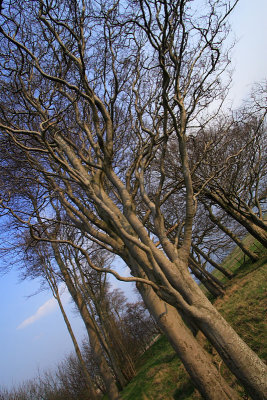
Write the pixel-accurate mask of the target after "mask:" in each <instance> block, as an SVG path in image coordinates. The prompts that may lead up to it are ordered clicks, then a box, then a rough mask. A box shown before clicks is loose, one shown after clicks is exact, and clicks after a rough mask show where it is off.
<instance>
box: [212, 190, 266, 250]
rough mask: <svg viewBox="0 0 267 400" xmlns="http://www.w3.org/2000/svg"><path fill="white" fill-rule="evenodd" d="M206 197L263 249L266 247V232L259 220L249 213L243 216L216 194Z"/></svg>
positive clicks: (262, 222) (264, 226) (263, 224)
mask: <svg viewBox="0 0 267 400" xmlns="http://www.w3.org/2000/svg"><path fill="white" fill-rule="evenodd" d="M207 197H208V198H210V199H212V200H213V201H215V203H217V204H218V205H219V206H220V207H221V208H222V209H223V210H224V211H225V212H227V214H229V215H231V217H232V218H234V219H235V220H236V221H237V222H239V223H240V224H241V225H243V226H244V227H245V228H246V229H247V231H248V232H249V233H250V234H251V235H252V236H253V237H255V239H257V240H258V241H259V242H260V243H261V244H263V246H264V247H267V231H266V224H265V223H264V221H262V220H260V219H259V218H253V215H249V213H246V215H244V213H242V212H240V211H239V210H238V209H237V208H236V207H233V206H231V203H230V202H229V201H227V199H225V198H224V197H223V196H219V195H218V194H217V193H212V192H209V193H207ZM255 219H256V220H255Z"/></svg>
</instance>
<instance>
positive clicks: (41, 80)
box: [0, 0, 267, 399]
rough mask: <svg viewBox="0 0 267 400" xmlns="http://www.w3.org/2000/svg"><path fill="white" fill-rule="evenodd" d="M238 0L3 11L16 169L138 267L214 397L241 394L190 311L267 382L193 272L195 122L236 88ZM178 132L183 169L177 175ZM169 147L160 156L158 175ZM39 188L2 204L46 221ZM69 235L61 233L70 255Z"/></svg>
mask: <svg viewBox="0 0 267 400" xmlns="http://www.w3.org/2000/svg"><path fill="white" fill-rule="evenodd" d="M235 3H236V2H233V3H232V4H231V3H229V2H228V1H224V0H219V1H216V2H214V1H212V0H210V1H207V2H206V4H205V7H203V9H200V7H199V4H198V3H197V2H191V1H187V0H179V1H168V0H163V1H156V0H147V1H133V2H127V1H122V2H120V1H107V2H106V1H105V2H102V1H86V0H82V1H79V2H78V1H72V0H64V1H60V2H59V1H57V0H53V1H52V0H51V1H49V0H36V1H27V0H26V1H24V2H23V3H21V2H16V3H15V4H14V3H13V1H9V0H6V1H5V0H4V1H3V2H2V12H1V27H0V34H1V68H2V75H1V105H0V129H1V135H3V136H4V139H3V141H5V148H4V150H3V154H4V158H3V162H2V167H3V168H6V167H8V165H9V163H12V162H13V163H14V164H15V165H17V166H18V165H20V166H21V167H22V169H20V170H19V169H16V174H17V175H18V176H20V175H23V177H24V178H25V179H26V181H27V178H28V185H33V184H34V185H35V188H36V198H37V200H38V202H37V203H38V208H40V209H41V210H42V212H43V218H47V214H49V213H53V211H51V206H50V205H49V204H51V202H53V201H58V202H60V203H61V206H62V207H63V208H64V210H65V212H66V213H67V215H68V217H69V219H70V220H71V221H72V223H73V224H75V225H76V227H77V228H78V229H80V230H81V232H86V234H87V235H88V237H90V239H91V240H92V241H94V242H96V243H97V244H98V245H100V246H101V247H102V248H104V249H106V250H108V251H110V252H112V253H114V254H116V255H118V256H120V257H121V258H122V259H123V260H124V261H125V263H126V264H127V265H128V266H129V268H130V270H131V274H132V275H133V277H132V278H125V280H132V281H135V282H136V283H137V286H138V289H139V291H140V293H141V294H142V297H143V300H144V302H145V303H146V305H147V307H148V309H149V310H150V312H151V313H152V315H153V316H154V318H155V320H156V321H157V322H158V324H159V326H160V327H161V329H162V330H163V331H164V332H165V333H166V335H167V337H168V339H169V340H170V342H171V343H172V345H173V347H174V348H175V350H176V351H177V354H178V355H179V357H180V358H181V360H182V362H183V363H184V365H185V368H186V370H187V371H188V373H189V374H190V376H191V378H192V380H193V382H194V384H195V386H196V388H197V389H198V390H199V391H200V393H201V394H202V396H203V397H204V398H206V399H229V398H231V399H234V398H238V394H237V393H235V392H234V391H233V389H232V388H230V387H229V385H228V384H227V383H226V382H225V381H224V379H223V378H222V377H221V375H220V373H219V372H218V370H217V369H216V368H215V366H214V365H213V364H212V363H211V361H210V358H209V356H208V355H207V354H206V353H205V351H204V350H203V348H202V347H201V346H200V344H199V343H198V342H197V341H196V339H195V338H194V337H193V336H192V334H191V333H190V331H189V330H188V329H187V327H186V326H185V324H184V322H183V321H182V319H181V317H180V313H181V314H182V315H183V316H184V317H187V318H188V319H189V320H191V321H193V323H194V324H196V325H197V327H198V328H199V329H200V330H201V331H202V332H203V333H204V335H205V336H206V337H207V338H208V340H209V341H210V342H211V344H212V345H213V346H214V347H215V348H216V350H217V351H218V353H219V354H220V356H221V357H222V359H223V360H224V361H225V363H226V364H227V366H228V367H229V368H230V370H231V371H232V372H233V374H235V376H236V377H237V378H238V379H239V380H240V382H241V383H242V384H243V385H244V387H245V388H246V390H247V391H248V393H249V394H250V395H251V397H252V398H253V399H264V398H265V397H266V390H267V389H266V379H265V377H266V375H265V374H266V367H265V365H264V363H263V362H262V361H261V360H260V359H259V358H258V357H257V355H256V354H255V353H254V352H253V351H252V350H251V349H250V348H249V347H248V346H247V345H246V344H245V343H244V342H243V341H242V340H241V338H240V337H239V336H238V335H237V334H236V332H235V331H234V330H233V329H232V328H231V327H230V326H229V324H228V323H227V322H226V321H225V320H224V319H223V317H222V316H221V315H220V314H219V312H218V311H217V310H216V309H215V308H214V307H213V306H212V305H211V304H210V302H209V301H208V299H207V298H206V297H205V295H204V294H203V293H202V291H201V290H200V288H199V287H198V285H197V284H196V282H195V281H194V280H193V279H192V277H191V275H190V273H189V270H188V260H189V256H190V249H191V238H192V226H193V221H194V215H195V212H196V206H197V196H196V194H195V193H194V188H193V184H192V174H193V172H194V171H192V170H191V168H190V158H189V156H190V153H188V151H187V138H188V136H187V133H189V132H190V133H192V130H193V129H194V126H196V125H198V124H203V121H205V120H207V119H210V118H211V115H207V110H208V109H209V105H210V104H211V103H212V102H213V101H214V100H218V101H219V100H221V98H222V96H223V94H224V90H223V87H222V84H221V80H220V76H221V74H222V73H223V71H224V70H225V68H226V67H227V64H228V62H229V59H228V54H227V53H225V52H224V51H223V43H224V39H225V38H226V36H227V34H228V25H227V17H228V15H229V14H230V12H231V11H232V9H233V7H234V5H235ZM172 141H173V142H176V143H177V152H175V153H174V154H173V156H174V157H177V158H178V159H179V163H180V170H181V172H182V175H181V174H179V175H181V176H182V181H176V180H175V179H167V176H166V173H165V172H166V168H167V166H166V159H165V154H166V151H167V148H168V146H169V144H170V143H171V142H172ZM15 154H17V155H18V154H19V156H20V158H18V157H17V156H16V157H14V156H15ZM12 157H13V159H12ZM155 157H157V158H158V160H159V161H160V162H159V168H158V170H155V171H154V172H153V173H151V165H152V161H153V159H154V158H155ZM27 171H29V174H28V176H27V174H25V173H26V172H27ZM5 179H6V180H8V176H5ZM25 179H24V182H25ZM26 188H27V185H26V186H25V183H24V188H22V191H21V192H20V194H18V195H16V193H14V190H13V192H9V191H8V185H5V186H3V192H2V199H1V202H2V207H3V208H4V209H6V210H8V211H9V212H11V213H12V214H13V215H14V214H16V215H17V217H19V218H20V219H21V221H23V222H24V223H25V224H33V225H34V223H35V210H32V213H30V214H29V213H28V212H25V214H24V210H23V209H22V205H23V201H22V200H23V199H24V202H25V203H27V200H26V197H27V196H26V194H25V192H26ZM177 191H179V192H180V196H179V198H180V199H181V201H180V202H179V204H177V208H179V209H180V213H179V214H180V215H181V216H182V220H179V221H178V220H177V221H173V222H174V226H177V235H176V237H175V239H174V240H173V239H171V238H170V237H169V230H168V229H167V228H166V226H167V224H166V215H165V213H164V203H165V201H166V200H167V199H168V198H170V197H171V196H172V195H173V194H174V193H176V192H177ZM15 192H16V190H15ZM12 193H13V194H14V195H12ZM18 199H19V201H18ZM53 217H54V218H55V220H56V215H54V216H53ZM150 226H152V227H153V234H152V232H151V230H150ZM42 233H44V234H45V232H42ZM181 233H182V235H181ZM44 236H45V235H44ZM40 239H42V237H40ZM44 240H46V237H44ZM49 240H51V238H50V239H49ZM56 241H57V239H56V238H54V239H52V241H51V243H52V246H53V249H54V252H55V258H56V259H57V261H58V263H60V262H61V261H60V253H59V251H58V249H57V248H56ZM79 250H80V251H82V249H79ZM88 263H89V265H90V266H91V267H92V268H95V265H94V263H93V262H92V261H91V260H90V259H88ZM189 349H190V350H189ZM112 396H113V395H112ZM111 398H117V397H116V394H115V395H114V396H113V397H111Z"/></svg>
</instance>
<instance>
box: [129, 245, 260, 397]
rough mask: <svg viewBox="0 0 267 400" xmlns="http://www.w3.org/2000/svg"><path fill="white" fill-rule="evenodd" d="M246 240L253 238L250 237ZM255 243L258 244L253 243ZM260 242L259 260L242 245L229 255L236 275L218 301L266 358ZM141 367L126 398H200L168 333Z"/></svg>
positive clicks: (142, 360) (230, 378)
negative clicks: (248, 255)
mask: <svg viewBox="0 0 267 400" xmlns="http://www.w3.org/2000/svg"><path fill="white" fill-rule="evenodd" d="M245 240H246V241H247V242H251V238H250V237H247V238H246V239H245ZM251 246H255V244H254V243H251ZM256 246H257V248H256V250H257V251H258V252H261V258H260V260H259V261H257V262H256V263H251V262H249V261H247V260H246V259H244V258H243V256H242V253H241V251H240V250H239V249H238V248H236V249H235V250H234V251H233V253H232V254H231V255H230V256H228V257H227V258H226V260H225V261H224V263H223V265H224V266H225V267H226V268H228V269H229V270H231V271H232V272H234V278H233V279H232V280H231V282H228V283H227V284H226V285H227V289H226V293H225V295H224V296H223V297H222V298H219V299H217V300H216V301H215V303H214V304H215V306H216V307H217V308H218V309H219V310H220V311H221V313H222V314H223V316H224V317H225V318H226V319H227V321H229V322H230V323H231V325H232V326H233V327H234V328H235V329H236V331H237V332H238V333H239V335H240V336H241V337H242V338H243V339H244V340H245V341H246V342H247V344H248V345H249V346H250V347H251V348H252V349H253V350H254V351H255V352H256V353H257V354H258V355H259V356H260V357H261V358H262V359H263V360H265V361H266V360H267V343H266V339H265V337H266V332H265V333H264V318H265V310H266V306H267V304H266V302H267V301H266V279H265V278H266V273H267V255H266V253H265V254H264V252H263V249H262V248H261V247H260V245H258V244H257V245H256ZM265 322H266V321H265ZM198 339H199V340H200V341H203V340H204V338H203V337H202V335H201V334H198ZM204 346H205V348H206V349H207V350H208V351H209V353H210V354H211V356H212V357H213V361H214V363H216V364H217V365H218V368H219V369H220V370H221V372H222V374H223V375H224V376H225V378H226V379H227V380H228V381H229V382H230V383H231V385H233V386H235V387H236V389H237V390H239V392H240V394H241V395H242V397H243V398H244V399H248V397H247V395H246V393H244V392H243V390H242V389H241V388H240V387H239V386H238V385H237V383H236V382H235V380H234V378H233V376H232V375H231V373H230V372H229V371H228V370H227V368H226V367H225V366H224V365H223V363H222V362H221V360H220V359H219V357H218V356H217V355H216V352H215V351H214V349H212V346H210V345H209V344H208V343H207V342H204ZM137 370H138V373H137V376H136V377H135V378H134V379H133V380H132V381H131V382H130V384H129V385H128V386H127V387H126V388H125V389H124V391H123V392H122V397H123V399H125V400H140V399H143V400H164V399H175V400H185V399H187V400H196V399H199V398H200V396H199V395H198V393H196V392H195V391H194V387H193V385H192V383H191V382H190V379H189V377H188V375H187V373H186V371H185V370H184V368H183V366H182V365H181V362H180V361H179V360H178V358H177V356H176V354H175V352H174V351H173V350H172V348H171V346H170V345H169V344H168V342H167V340H166V338H165V337H164V336H161V337H160V338H159V339H158V340H157V341H156V342H155V343H154V344H153V345H152V346H151V348H150V349H149V350H148V351H146V353H145V354H143V356H142V357H141V358H140V360H139V362H138V365H137Z"/></svg>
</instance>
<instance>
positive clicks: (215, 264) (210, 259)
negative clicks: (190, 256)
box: [192, 243, 234, 279]
mask: <svg viewBox="0 0 267 400" xmlns="http://www.w3.org/2000/svg"><path fill="white" fill-rule="evenodd" d="M192 247H193V249H194V250H195V252H196V253H198V254H200V255H201V256H202V257H203V258H205V260H206V261H208V263H209V264H210V265H212V266H213V267H214V268H215V269H217V270H218V271H220V272H221V273H222V274H223V275H224V276H226V277H227V278H228V279H231V278H232V277H233V276H234V275H233V273H232V272H229V271H227V270H226V269H225V268H223V267H221V266H220V265H219V264H217V263H216V262H215V261H214V260H213V259H212V258H210V257H209V256H208V255H207V254H206V253H204V251H202V250H201V249H200V248H199V247H198V246H196V245H195V244H193V243H192Z"/></svg>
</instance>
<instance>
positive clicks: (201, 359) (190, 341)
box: [138, 284, 239, 400]
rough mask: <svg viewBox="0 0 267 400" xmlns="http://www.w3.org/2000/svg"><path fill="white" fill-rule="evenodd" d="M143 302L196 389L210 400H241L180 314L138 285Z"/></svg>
mask: <svg viewBox="0 0 267 400" xmlns="http://www.w3.org/2000/svg"><path fill="white" fill-rule="evenodd" d="M138 289H139V291H140V293H141V294H142V297H143V300H144V302H145V304H146V306H147V308H148V309H149V311H150V312H151V314H152V315H153V317H154V318H155V320H156V321H157V323H158V325H159V327H160V328H161V330H162V331H163V332H164V334H165V335H166V337H167V339H168V340H169V342H170V343H171V345H172V347H173V348H174V350H175V351H176V353H177V355H178V357H179V358H180V360H181V361H182V363H183V365H184V367H185V369H186V371H187V372H188V374H189V376H190V378H191V379H192V382H193V384H194V386H195V387H196V388H197V390H198V391H199V392H200V393H201V395H202V396H203V398H204V399H207V400H226V399H228V400H229V399H232V400H234V399H239V396H238V394H237V393H236V392H235V391H234V390H233V389H232V388H231V387H230V386H229V385H228V383H227V382H226V381H225V380H224V378H223V377H222V376H221V374H220V373H219V371H218V370H217V368H216V367H215V365H214V364H213V363H212V361H211V358H210V356H209V355H208V354H207V353H206V352H205V350H204V349H203V348H202V346H201V345H200V343H199V342H198V341H197V340H196V339H195V338H194V336H193V335H192V333H191V331H190V330H189V329H188V328H187V327H186V326H185V324H184V322H183V320H182V318H181V317H180V315H179V313H178V312H177V310H176V309H175V308H174V307H172V306H171V305H169V304H167V303H165V302H164V301H162V300H161V299H160V298H159V297H158V296H157V295H156V294H155V292H154V291H153V289H151V288H150V287H148V286H141V285H140V284H138Z"/></svg>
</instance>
